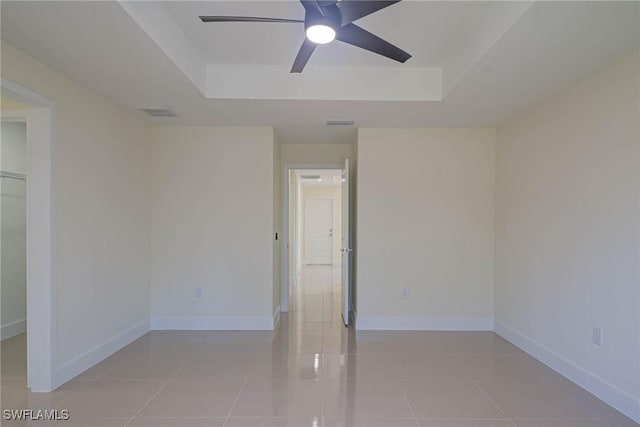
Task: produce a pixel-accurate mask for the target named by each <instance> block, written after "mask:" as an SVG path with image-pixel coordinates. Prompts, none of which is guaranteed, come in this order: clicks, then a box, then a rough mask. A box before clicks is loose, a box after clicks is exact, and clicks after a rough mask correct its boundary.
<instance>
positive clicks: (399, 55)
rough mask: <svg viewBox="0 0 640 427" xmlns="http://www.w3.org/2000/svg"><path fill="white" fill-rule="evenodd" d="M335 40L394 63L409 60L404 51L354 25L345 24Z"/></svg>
mask: <svg viewBox="0 0 640 427" xmlns="http://www.w3.org/2000/svg"><path fill="white" fill-rule="evenodd" d="M336 39H338V40H340V41H342V42H344V43H348V44H350V45H353V46H357V47H359V48H362V49H366V50H368V51H371V52H373V53H377V54H378V55H382V56H386V57H387V58H390V59H393V60H394V61H398V62H406V61H407V59H409V58H411V55H409V54H408V53H407V52H405V51H404V50H402V49H400V48H399V47H396V46H394V45H392V44H391V43H389V42H388V41H386V40H383V39H381V38H380V37H378V36H376V35H375V34H371V33H370V32H369V31H367V30H365V29H364V28H361V27H358V26H357V25H355V24H347V25H345V26H344V27H341V28H339V29H338V31H337V35H336Z"/></svg>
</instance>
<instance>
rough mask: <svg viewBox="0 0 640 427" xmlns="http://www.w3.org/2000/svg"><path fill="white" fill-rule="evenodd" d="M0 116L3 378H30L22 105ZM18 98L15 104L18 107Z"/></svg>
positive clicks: (7, 379)
mask: <svg viewBox="0 0 640 427" xmlns="http://www.w3.org/2000/svg"><path fill="white" fill-rule="evenodd" d="M7 103H8V102H7V100H4V99H3V100H2V107H3V109H2V116H3V117H2V121H0V192H1V198H0V231H1V233H0V272H1V274H0V285H1V289H0V295H2V301H1V302H2V307H1V308H0V314H1V315H0V340H1V341H2V344H1V347H0V352H1V357H0V360H1V361H2V376H3V381H5V380H6V381H16V380H22V381H25V382H26V379H27V336H26V332H27V210H26V190H27V189H26V179H27V174H26V173H27V124H26V120H25V119H24V118H23V117H21V116H22V114H21V112H22V111H26V109H27V106H24V109H23V110H17V111H16V110H14V111H12V112H9V111H7V109H6V108H5V107H6V105H7ZM18 106H20V104H18V103H15V102H14V103H13V104H12V107H13V108H17V107H18Z"/></svg>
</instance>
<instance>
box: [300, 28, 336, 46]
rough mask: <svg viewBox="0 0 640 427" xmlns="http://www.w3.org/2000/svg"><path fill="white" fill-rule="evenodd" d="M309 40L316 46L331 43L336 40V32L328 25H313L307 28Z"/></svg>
mask: <svg viewBox="0 0 640 427" xmlns="http://www.w3.org/2000/svg"><path fill="white" fill-rule="evenodd" d="M306 34H307V38H308V39H309V40H311V41H312V42H314V43H316V44H327V43H331V42H332V41H334V40H335V38H336V30H334V29H333V28H332V27H331V26H329V25H327V24H313V25H310V26H308V27H307V30H306Z"/></svg>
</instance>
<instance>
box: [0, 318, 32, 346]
mask: <svg viewBox="0 0 640 427" xmlns="http://www.w3.org/2000/svg"><path fill="white" fill-rule="evenodd" d="M25 332H27V319H20V320H16V321H15V322H11V323H7V324H6V325H2V327H1V328H0V341H1V340H6V339H7V338H11V337H15V336H16V335H20V334H23V333H25Z"/></svg>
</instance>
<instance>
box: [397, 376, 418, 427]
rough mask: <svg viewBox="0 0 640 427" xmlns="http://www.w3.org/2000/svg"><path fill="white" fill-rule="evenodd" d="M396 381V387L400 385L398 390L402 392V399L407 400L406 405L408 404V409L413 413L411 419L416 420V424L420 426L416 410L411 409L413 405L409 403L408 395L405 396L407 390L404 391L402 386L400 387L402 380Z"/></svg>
mask: <svg viewBox="0 0 640 427" xmlns="http://www.w3.org/2000/svg"><path fill="white" fill-rule="evenodd" d="M397 383H398V387H400V391H401V392H402V396H403V397H404V400H405V401H406V402H407V405H409V409H410V410H411V414H412V415H413V419H414V420H415V422H416V426H417V427H419V426H420V421H418V416H417V415H416V412H415V411H414V410H413V405H412V404H411V401H410V400H409V396H407V392H406V391H405V389H404V387H402V381H400V380H397Z"/></svg>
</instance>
